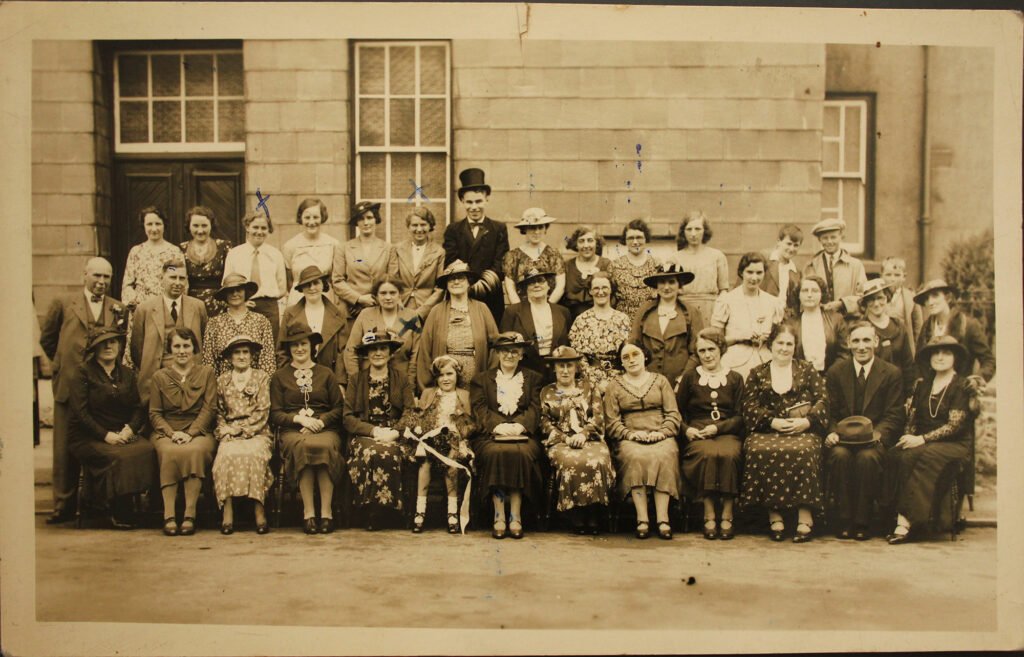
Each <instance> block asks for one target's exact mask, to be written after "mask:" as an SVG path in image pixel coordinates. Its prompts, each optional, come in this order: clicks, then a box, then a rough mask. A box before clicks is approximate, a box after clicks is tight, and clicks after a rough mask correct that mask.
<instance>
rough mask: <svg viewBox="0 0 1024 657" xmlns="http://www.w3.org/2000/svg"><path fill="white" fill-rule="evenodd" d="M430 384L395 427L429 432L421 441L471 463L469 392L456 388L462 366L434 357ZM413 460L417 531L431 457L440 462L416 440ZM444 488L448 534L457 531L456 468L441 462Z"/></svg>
mask: <svg viewBox="0 0 1024 657" xmlns="http://www.w3.org/2000/svg"><path fill="white" fill-rule="evenodd" d="M430 373H431V374H433V377H434V386H432V387H428V388H426V389H424V390H423V394H422V395H420V399H419V402H418V403H417V404H416V408H412V409H408V410H407V411H406V412H405V414H404V415H403V416H402V417H401V419H400V420H399V421H398V424H397V425H396V426H395V428H396V429H398V430H399V431H403V432H404V431H405V430H411V431H412V433H414V434H415V435H416V436H423V435H424V434H432V435H429V436H428V437H426V438H425V439H424V441H423V442H425V443H426V445H429V446H430V447H431V448H433V449H434V450H435V451H436V452H437V453H439V454H441V455H442V456H444V457H446V458H447V459H450V460H451V461H454V462H455V463H458V464H461V465H463V466H466V465H467V464H469V463H471V462H472V459H473V452H472V451H471V450H470V449H469V437H470V435H472V433H473V431H475V429H476V423H475V422H474V421H473V416H472V411H471V409H470V404H469V393H468V392H467V391H466V389H465V388H461V387H457V385H458V384H459V383H460V381H459V379H460V378H461V375H462V366H461V364H460V363H459V361H458V360H456V359H455V358H453V357H451V356H447V355H445V356H438V357H437V358H435V359H434V362H433V363H431V365H430ZM415 447H416V459H417V460H418V461H420V468H419V474H418V478H417V492H416V515H415V516H414V517H413V526H412V531H413V533H414V534H419V533H420V532H422V531H423V523H424V521H425V520H426V516H427V489H428V488H429V486H430V468H431V458H429V457H430V456H433V458H434V459H436V460H437V461H438V462H442V461H441V459H440V458H438V457H437V456H436V455H431V453H430V452H429V451H428V450H427V449H426V448H425V447H424V445H423V443H420V442H418V441H417V442H416V443H415ZM445 465H447V468H446V470H445V477H444V480H445V488H446V489H447V491H448V533H449V534H458V533H459V531H460V529H461V525H460V522H459V511H458V500H459V493H458V488H457V485H458V471H459V469H460V468H458V467H457V466H456V465H453V464H450V463H449V464H445Z"/></svg>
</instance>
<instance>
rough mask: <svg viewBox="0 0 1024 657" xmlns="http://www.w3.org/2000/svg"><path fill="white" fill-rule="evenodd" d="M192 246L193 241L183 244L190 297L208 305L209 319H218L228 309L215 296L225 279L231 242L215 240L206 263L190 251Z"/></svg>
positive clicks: (207, 313)
mask: <svg viewBox="0 0 1024 657" xmlns="http://www.w3.org/2000/svg"><path fill="white" fill-rule="evenodd" d="M191 244H192V241H191V240H189V241H188V242H182V243H181V250H182V252H183V253H184V254H185V268H186V269H187V270H188V295H189V296H190V297H195V298H196V299H199V300H200V301H202V302H203V303H204V304H206V315H207V316H208V317H216V316H217V315H219V314H220V313H222V312H224V309H225V308H227V305H226V304H225V303H224V302H223V301H221V300H220V299H215V298H214V296H213V294H214V292H216V291H217V290H218V289H220V283H221V280H222V279H223V278H224V260H225V259H226V258H227V257H228V251H229V250H231V242H228V241H227V240H218V239H215V240H214V244H215V248H214V251H213V254H212V255H211V256H210V258H209V260H206V261H202V260H198V259H196V257H195V254H194V253H191V252H190V251H189V246H190V245H191Z"/></svg>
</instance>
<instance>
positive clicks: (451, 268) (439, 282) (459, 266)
mask: <svg viewBox="0 0 1024 657" xmlns="http://www.w3.org/2000/svg"><path fill="white" fill-rule="evenodd" d="M452 276H466V277H467V278H469V282H470V283H472V282H473V281H475V280H476V279H478V278H480V275H479V274H478V273H476V272H475V271H473V270H472V269H470V268H469V265H467V264H466V263H464V262H462V261H461V260H455V261H453V262H452V263H451V264H450V265H448V266H447V267H445V268H444V271H442V272H441V275H440V276H438V277H437V278H436V279H434V285H436V286H437V287H439V288H441V289H442V290H443V289H445V285H446V284H447V283H448V279H449V278H451V277H452Z"/></svg>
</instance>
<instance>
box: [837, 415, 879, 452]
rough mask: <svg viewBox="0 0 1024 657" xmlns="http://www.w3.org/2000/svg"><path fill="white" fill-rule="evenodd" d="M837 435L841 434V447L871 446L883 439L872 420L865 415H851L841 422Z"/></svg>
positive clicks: (838, 423)
mask: <svg viewBox="0 0 1024 657" xmlns="http://www.w3.org/2000/svg"><path fill="white" fill-rule="evenodd" d="M836 433H837V434H839V444H840V445H870V444H871V443H873V442H877V441H878V440H879V438H881V434H879V433H878V432H877V431H875V426H874V424H872V423H871V419H870V418H866V417H864V416H863V415H851V416H850V417H847V418H843V419H842V420H839V422H837V423H836Z"/></svg>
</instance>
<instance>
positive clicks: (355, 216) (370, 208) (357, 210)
mask: <svg viewBox="0 0 1024 657" xmlns="http://www.w3.org/2000/svg"><path fill="white" fill-rule="evenodd" d="M367 212H372V213H373V217H374V219H376V220H377V223H378V224H379V223H380V222H381V218H380V203H372V202H370V201H359V202H358V203H356V204H355V205H354V206H353V207H352V215H351V216H350V217H349V218H348V223H349V224H354V223H355V222H357V221H359V220H360V219H362V218H363V215H364V214H366V213H367Z"/></svg>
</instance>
